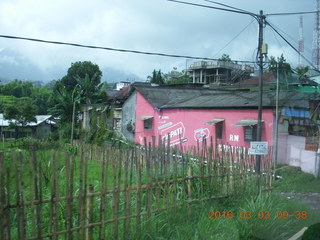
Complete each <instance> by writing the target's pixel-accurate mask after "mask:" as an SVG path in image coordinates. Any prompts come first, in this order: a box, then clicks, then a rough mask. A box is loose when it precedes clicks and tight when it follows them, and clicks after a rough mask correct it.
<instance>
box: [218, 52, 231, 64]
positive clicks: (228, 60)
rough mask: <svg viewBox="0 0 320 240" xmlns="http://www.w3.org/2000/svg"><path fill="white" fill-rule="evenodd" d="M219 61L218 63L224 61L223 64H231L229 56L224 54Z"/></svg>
mask: <svg viewBox="0 0 320 240" xmlns="http://www.w3.org/2000/svg"><path fill="white" fill-rule="evenodd" d="M219 60H220V61H225V62H232V60H231V58H230V56H229V54H226V53H224V54H222V56H221V58H219Z"/></svg>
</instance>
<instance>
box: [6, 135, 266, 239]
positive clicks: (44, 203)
mask: <svg viewBox="0 0 320 240" xmlns="http://www.w3.org/2000/svg"><path fill="white" fill-rule="evenodd" d="M155 142H156V139H155V138H153V140H152V142H150V143H147V142H146V140H145V144H144V146H143V147H141V146H140V147H132V148H127V149H116V148H111V147H104V148H100V147H95V146H91V145H78V146H77V147H73V148H72V149H73V150H72V151H70V150H69V151H51V152H50V153H48V152H41V151H37V152H34V151H33V152H32V151H31V152H21V151H20V152H12V153H11V154H9V153H6V154H5V153H3V152H1V153H0V229H1V230H0V239H29V240H31V239H133V238H134V237H135V236H137V235H136V234H139V233H140V234H141V233H148V232H149V231H151V229H156V228H157V227H158V224H157V216H159V214H161V213H163V212H166V211H167V210H170V209H173V210H174V209H176V208H178V207H181V206H182V207H183V206H185V207H187V206H189V205H190V204H191V203H193V202H195V201H206V200H214V199H220V198H227V197H230V196H233V195H239V194H244V193H245V192H246V191H247V190H248V188H250V187H253V188H255V184H256V182H257V181H256V179H257V178H260V180H261V179H262V181H260V182H261V189H262V190H270V189H271V179H272V172H271V162H270V159H269V158H268V157H265V158H263V160H262V168H261V169H262V174H261V175H257V174H255V173H254V165H255V157H254V156H252V155H248V150H247V149H245V148H241V147H231V146H223V147H220V148H219V147H217V146H215V147H214V146H212V143H210V144H209V146H207V142H206V141H205V139H204V141H203V142H202V144H201V146H200V144H198V147H196V148H194V149H191V150H190V149H188V150H186V149H183V148H182V147H181V146H180V147H176V148H169V147H167V145H166V144H165V143H164V142H162V140H161V138H160V137H159V139H158V144H157V145H158V146H156V144H155ZM211 142H212V141H211Z"/></svg>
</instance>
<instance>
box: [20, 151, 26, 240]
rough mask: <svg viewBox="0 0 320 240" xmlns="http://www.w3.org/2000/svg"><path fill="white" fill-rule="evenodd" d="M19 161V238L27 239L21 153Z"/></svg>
mask: <svg viewBox="0 0 320 240" xmlns="http://www.w3.org/2000/svg"><path fill="white" fill-rule="evenodd" d="M19 159H20V187H21V188H20V196H21V198H20V201H21V202H20V205H21V223H22V228H21V236H22V239H24V238H26V237H27V231H26V224H27V220H26V213H25V206H24V203H25V198H24V189H25V187H24V158H23V155H22V153H21V152H19Z"/></svg>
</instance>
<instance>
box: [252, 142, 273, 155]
mask: <svg viewBox="0 0 320 240" xmlns="http://www.w3.org/2000/svg"><path fill="white" fill-rule="evenodd" d="M249 154H251V155H267V154H268V142H250V149H249Z"/></svg>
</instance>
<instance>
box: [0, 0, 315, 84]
mask: <svg viewBox="0 0 320 240" xmlns="http://www.w3.org/2000/svg"><path fill="white" fill-rule="evenodd" d="M185 1H188V2H193V3H198V4H205V5H210V6H216V7H221V6H218V5H215V4H212V3H209V2H207V1H204V0H197V1H191V0H185ZM217 1H218V0H217ZM219 2H223V3H224V4H228V5H231V6H234V7H237V8H241V9H244V10H247V11H250V12H253V13H256V14H258V13H259V11H260V10H263V11H264V13H266V14H269V13H278V12H300V11H314V10H315V2H316V1H315V0H268V1H262V0H224V1H221V0H220V1H219ZM267 20H268V21H270V22H271V23H272V24H274V26H276V27H277V28H278V29H280V30H279V31H281V33H282V34H283V35H284V36H285V37H286V38H287V39H288V40H289V41H290V42H292V44H293V45H294V46H296V47H298V46H297V44H298V40H299V15H293V16H270V17H268V18H267ZM314 21H315V16H314V15H311V14H309V15H304V30H303V33H304V40H305V55H306V57H307V58H309V59H311V51H312V35H313V29H314ZM241 32H242V33H241ZM240 33H241V34H240ZM239 34H240V35H239ZM0 35H13V36H21V37H28V38H39V39H43V40H52V41H62V42H71V43H79V44H87V45H95V46H101V47H111V48H120V49H129V50H138V51H148V52H160V53H167V54H177V55H189V56H200V57H208V58H219V57H221V55H222V54H223V53H226V54H229V55H230V57H231V58H232V59H233V60H248V61H252V60H254V59H255V57H254V56H255V51H256V48H257V41H258V40H257V37H258V24H257V21H256V20H254V19H253V18H252V17H251V16H248V15H242V14H236V13H229V12H224V11H218V10H213V9H207V8H201V7H195V6H188V5H183V4H179V3H174V2H169V1H166V0H90V1H79V0H77V1H76V0H1V1H0ZM264 35H265V42H266V43H268V45H269V56H276V57H278V56H280V55H281V53H283V54H284V56H285V58H286V59H287V61H288V62H289V63H290V64H292V65H293V66H295V65H297V64H298V55H297V54H295V53H294V52H293V51H292V50H291V48H290V47H289V46H288V45H287V44H286V43H285V42H284V41H283V40H281V39H280V37H278V36H276V34H275V33H273V31H271V30H270V28H269V27H267V28H265V31H264ZM232 39H233V41H231V40H232ZM230 41H231V42H230ZM228 43H229V44H228ZM84 60H89V61H92V62H94V63H97V64H98V65H99V66H100V68H101V69H103V68H113V69H118V70H120V71H124V72H127V73H132V74H134V75H136V76H138V77H140V78H142V79H144V80H145V79H146V78H147V76H148V75H150V74H151V72H152V71H153V69H161V70H162V71H163V72H165V73H166V72H168V71H170V70H172V69H173V68H174V67H176V68H177V69H178V70H180V71H181V70H183V69H185V67H186V64H190V63H191V61H190V60H187V61H186V59H184V58H168V57H156V56H146V55H137V54H132V53H121V52H112V51H104V50H95V49H83V48H76V47H70V46H60V45H51V44H43V43H35V42H28V41H22V40H11V39H4V38H0V71H3V72H4V71H5V70H8V69H12V71H19V70H18V69H19V67H18V66H19V64H21V62H25V63H27V64H25V65H24V66H23V67H21V69H22V68H30V69H33V68H34V69H35V68H38V70H39V76H40V75H41V74H42V75H41V77H42V78H43V79H45V80H50V79H58V78H61V77H62V76H63V75H64V74H65V73H66V70H67V69H68V68H69V67H70V65H71V63H72V62H75V61H84ZM1 66H2V68H1ZM7 66H11V67H12V68H10V67H7ZM13 66H15V67H13ZM28 66H29V67H28ZM40 72H41V73H40ZM34 73H35V74H37V71H34ZM43 73H44V74H43ZM107 74H108V73H107V72H104V75H107ZM0 75H1V72H0ZM17 76H18V75H17ZM0 77H1V76H0ZM26 78H27V77H26ZM38 80H39V79H38ZM123 80H126V79H123Z"/></svg>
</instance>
